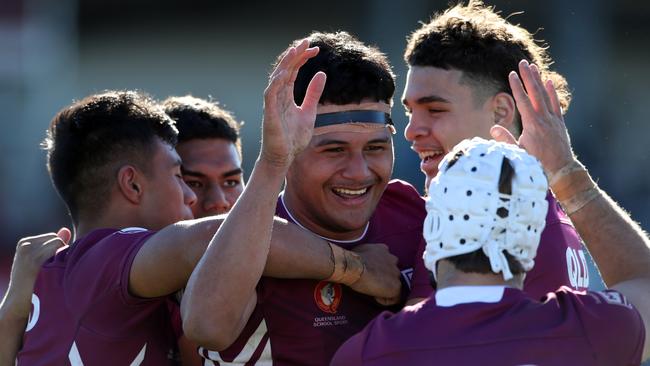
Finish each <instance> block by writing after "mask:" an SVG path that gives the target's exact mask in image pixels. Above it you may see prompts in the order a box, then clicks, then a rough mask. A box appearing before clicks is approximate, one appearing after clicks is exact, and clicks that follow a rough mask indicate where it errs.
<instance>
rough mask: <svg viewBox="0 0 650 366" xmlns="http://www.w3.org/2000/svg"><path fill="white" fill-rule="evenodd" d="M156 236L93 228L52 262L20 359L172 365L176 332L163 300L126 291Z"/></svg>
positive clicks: (39, 284) (42, 276)
mask: <svg viewBox="0 0 650 366" xmlns="http://www.w3.org/2000/svg"><path fill="white" fill-rule="evenodd" d="M152 234H153V233H152V232H149V231H145V230H142V229H137V230H133V229H131V230H129V229H127V230H123V231H116V230H113V229H102V230H95V231H93V232H91V233H89V234H88V235H86V236H85V237H83V238H81V239H79V240H77V241H76V242H75V243H74V244H73V245H72V246H71V247H69V248H66V249H64V250H62V251H60V252H59V253H57V254H56V255H55V256H54V257H53V258H51V259H50V260H48V261H47V262H46V263H45V264H44V265H43V267H42V269H41V271H40V273H39V276H38V278H37V281H36V284H35V288H34V294H33V295H32V306H33V310H32V314H31V316H30V320H29V323H28V326H27V329H26V332H25V336H24V339H23V348H22V350H21V351H20V353H19V354H18V364H19V365H53V364H57V365H59V364H62V365H66V364H72V365H84V364H85V365H161V364H167V363H168V362H169V361H168V360H167V358H168V352H169V349H170V347H171V343H170V342H171V339H172V338H171V337H170V332H169V330H170V327H169V316H168V312H167V310H166V307H165V306H164V301H163V299H139V298H136V297H134V296H132V295H130V294H129V292H128V278H129V277H128V276H129V273H130V268H131V264H132V262H133V259H134V257H135V254H137V252H138V250H139V249H140V247H141V246H142V244H143V243H144V242H145V241H146V239H147V238H149V237H150V236H151V235H152Z"/></svg>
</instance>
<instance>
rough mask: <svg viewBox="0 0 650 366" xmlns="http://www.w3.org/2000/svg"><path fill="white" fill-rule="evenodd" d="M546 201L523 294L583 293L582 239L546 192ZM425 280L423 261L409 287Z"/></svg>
mask: <svg viewBox="0 0 650 366" xmlns="http://www.w3.org/2000/svg"><path fill="white" fill-rule="evenodd" d="M546 200H547V201H548V213H547V214H546V227H545V228H544V231H542V235H541V237H540V241H539V248H538V249H537V256H536V257H535V266H534V267H533V269H532V270H530V272H528V273H527V274H526V279H525V281H524V291H525V292H526V293H527V294H528V295H529V296H530V297H532V298H534V299H541V298H542V297H543V296H545V295H546V294H547V293H548V292H553V291H555V290H557V289H559V288H560V287H562V286H567V287H570V288H571V289H573V290H576V291H586V290H587V288H588V287H589V271H588V269H587V259H586V257H585V252H584V250H583V246H582V239H580V236H579V235H578V233H577V232H576V230H575V228H574V227H573V224H572V223H571V220H570V219H569V217H568V216H567V215H566V214H565V213H564V211H563V210H562V208H561V207H560V205H559V204H558V202H557V200H556V199H555V198H554V197H553V195H552V194H551V193H550V192H549V193H548V195H547V196H546ZM420 245H421V246H422V247H423V248H424V245H426V244H425V243H424V241H423V242H422V243H421V244H420ZM429 281H430V279H429V275H428V270H427V269H426V267H425V266H424V262H420V263H419V264H418V266H416V268H415V272H414V274H413V286H414V287H417V288H419V289H426V287H425V286H426V285H427V284H428V283H429ZM432 291H433V289H429V292H428V293H427V292H426V291H423V292H424V293H419V294H418V295H423V296H419V297H429V295H430V294H431V292H432ZM414 297H415V296H414Z"/></svg>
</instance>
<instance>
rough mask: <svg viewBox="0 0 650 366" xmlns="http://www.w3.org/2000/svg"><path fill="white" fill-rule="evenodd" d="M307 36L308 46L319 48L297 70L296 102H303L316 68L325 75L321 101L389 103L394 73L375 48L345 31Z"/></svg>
mask: <svg viewBox="0 0 650 366" xmlns="http://www.w3.org/2000/svg"><path fill="white" fill-rule="evenodd" d="M307 39H308V40H309V46H310V47H314V46H318V47H319V49H320V51H319V52H318V55H316V56H315V57H313V58H311V59H309V60H308V61H307V63H305V65H303V66H302V68H300V71H299V72H298V76H297V78H296V82H295V84H294V98H295V102H296V104H301V103H302V101H303V99H304V98H305V93H306V92H307V86H308V85H309V82H310V81H311V79H312V77H314V75H315V74H316V73H317V72H319V71H323V72H325V74H326V75H327V82H326V83H325V90H323V94H322V96H321V98H320V101H319V102H320V103H321V104H338V105H342V104H358V103H361V102H362V101H363V100H366V99H367V100H369V101H374V102H385V103H389V104H390V103H391V101H392V98H393V94H394V93H395V75H394V74H393V70H392V68H391V66H390V63H389V62H388V58H386V55H384V54H383V53H382V52H381V51H379V49H378V48H376V47H373V46H367V45H365V44H363V43H362V42H361V41H359V40H358V39H357V38H355V37H354V36H352V35H351V34H349V33H347V32H335V33H321V32H314V33H312V34H310V35H309V36H308V37H307ZM300 41H302V40H296V41H295V42H294V43H293V45H294V46H296V45H298V43H300ZM281 56H282V55H281ZM281 56H280V57H281ZM279 59H280V58H278V60H279Z"/></svg>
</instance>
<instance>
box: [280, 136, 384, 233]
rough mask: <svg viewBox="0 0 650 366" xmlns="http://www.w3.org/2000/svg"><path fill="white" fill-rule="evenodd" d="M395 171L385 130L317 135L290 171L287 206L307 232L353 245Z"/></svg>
mask: <svg viewBox="0 0 650 366" xmlns="http://www.w3.org/2000/svg"><path fill="white" fill-rule="evenodd" d="M392 170H393V144H392V137H391V135H390V133H389V131H388V129H386V128H384V129H377V130H374V131H368V132H347V131H340V132H329V133H324V134H321V135H316V136H314V137H313V138H312V140H311V142H310V143H309V146H308V147H307V148H306V149H305V150H304V151H303V152H301V153H300V155H298V156H297V157H296V159H295V160H294V162H293V164H292V165H291V168H290V169H289V172H288V174H287V185H286V189H285V193H284V199H285V203H286V204H287V208H288V209H289V211H290V212H291V214H292V215H293V216H294V217H295V218H296V219H297V220H298V221H299V222H300V224H302V225H303V226H305V227H307V228H308V229H309V230H311V231H313V232H315V233H317V234H319V235H322V236H325V237H328V238H331V239H334V240H351V239H354V238H357V237H358V236H360V235H361V234H363V231H364V230H365V227H366V224H367V223H368V220H369V219H370V217H371V216H372V213H373V212H374V210H375V208H376V207H377V203H378V202H379V199H380V198H381V195H382V193H383V192H384V189H385V188H386V185H387V184H388V181H389V180H390V177H391V174H392Z"/></svg>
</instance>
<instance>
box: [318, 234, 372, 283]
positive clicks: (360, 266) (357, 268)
mask: <svg viewBox="0 0 650 366" xmlns="http://www.w3.org/2000/svg"><path fill="white" fill-rule="evenodd" d="M328 244H329V246H330V249H331V250H332V259H333V261H334V272H332V275H331V276H330V277H329V278H327V279H325V281H329V282H336V283H341V284H344V285H347V286H350V285H352V284H354V283H356V282H357V281H359V279H360V278H361V276H362V275H363V273H364V272H365V270H366V265H365V263H363V260H362V259H361V256H360V255H358V254H357V253H354V252H352V251H349V250H345V249H343V248H341V247H339V246H337V245H334V244H332V243H329V242H328Z"/></svg>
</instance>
